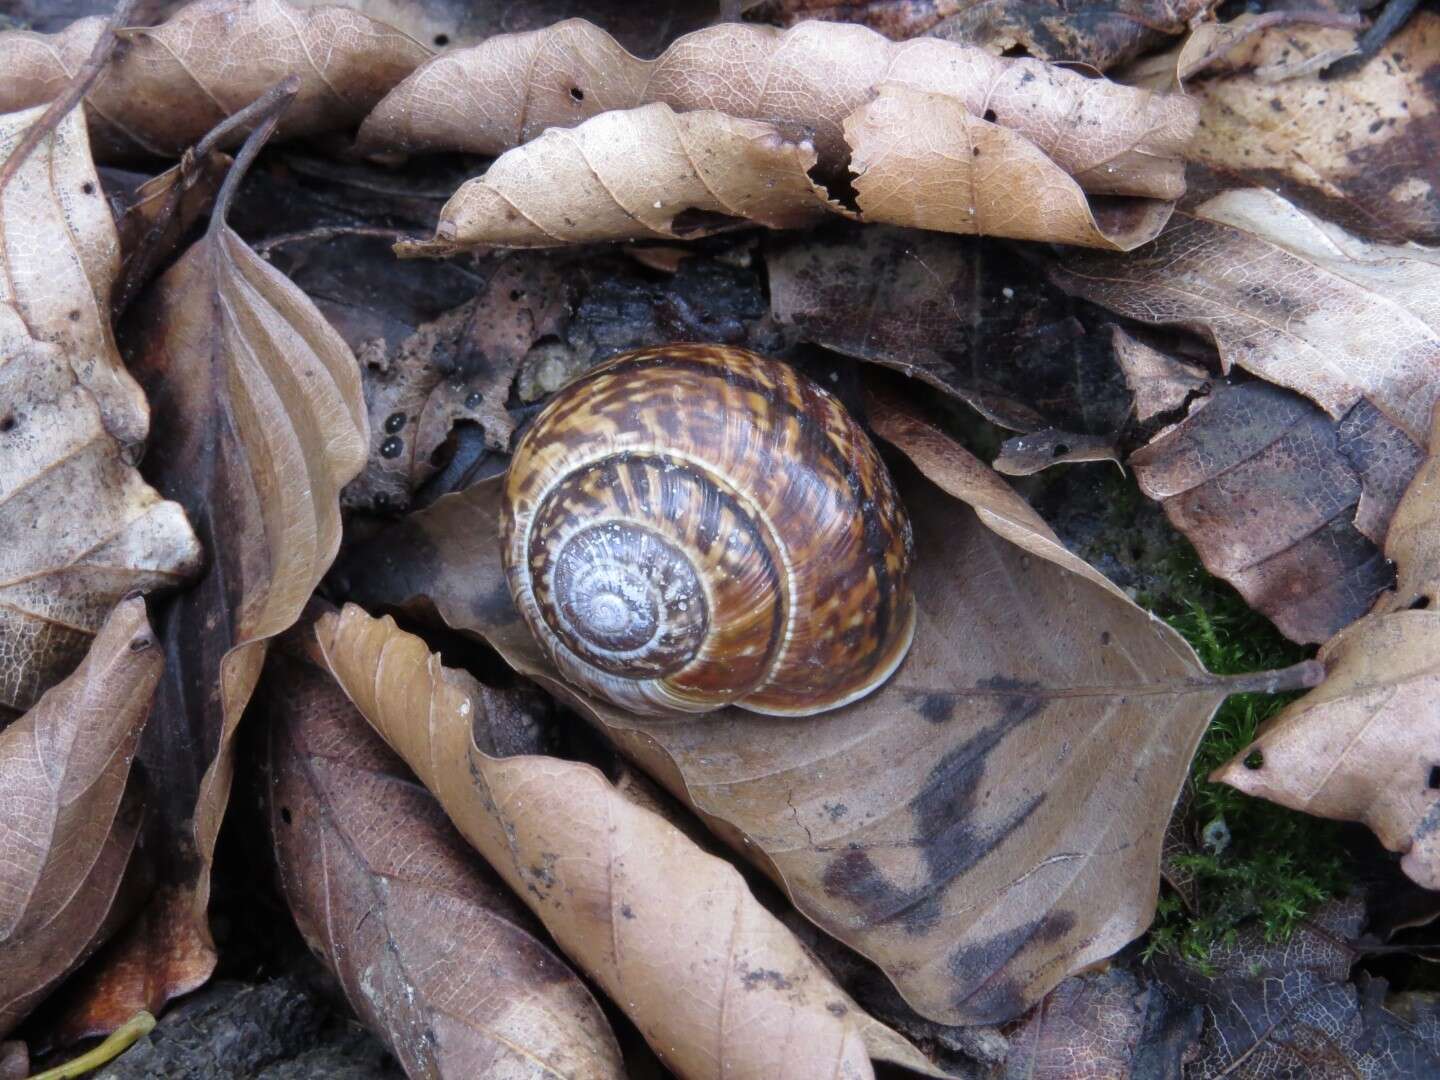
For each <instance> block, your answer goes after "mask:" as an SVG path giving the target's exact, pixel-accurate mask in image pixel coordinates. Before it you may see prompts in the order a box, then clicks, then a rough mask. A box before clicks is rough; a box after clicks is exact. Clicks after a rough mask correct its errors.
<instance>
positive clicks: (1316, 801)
mask: <svg viewBox="0 0 1440 1080" xmlns="http://www.w3.org/2000/svg"><path fill="white" fill-rule="evenodd" d="M1436 418H1437V430H1436V432H1435V433H1434V436H1433V437H1432V446H1433V445H1434V444H1435V440H1436V439H1440V410H1437V417H1436ZM1437 469H1440V464H1437V457H1436V456H1434V455H1432V456H1431V457H1430V458H1429V460H1427V461H1426V462H1425V464H1424V465H1422V466H1421V468H1420V469H1419V471H1418V472H1416V474H1415V478H1414V479H1413V480H1412V481H1411V483H1410V487H1409V488H1408V489H1407V490H1406V492H1405V497H1404V498H1403V499H1402V500H1401V501H1400V506H1399V507H1398V508H1397V509H1396V511H1395V519H1394V520H1395V523H1396V527H1395V528H1392V530H1391V532H1390V535H1389V536H1388V537H1387V538H1386V544H1385V555H1386V557H1387V558H1388V559H1389V560H1390V561H1391V562H1393V563H1394V564H1395V565H1396V567H1397V571H1398V573H1397V582H1396V588H1395V589H1394V590H1393V591H1392V592H1388V593H1386V594H1385V595H1383V596H1382V597H1381V598H1380V599H1379V600H1378V601H1377V602H1376V604H1375V608H1374V610H1373V611H1372V612H1371V613H1370V614H1369V615H1367V616H1366V617H1365V618H1363V619H1361V620H1360V621H1359V622H1357V623H1355V624H1354V625H1353V626H1350V627H1348V628H1347V629H1345V630H1343V631H1342V632H1341V633H1339V634H1338V635H1336V636H1335V637H1334V638H1332V639H1331V640H1330V641H1328V642H1326V643H1325V646H1324V647H1323V648H1322V649H1321V650H1320V660H1321V662H1322V663H1324V665H1325V668H1326V672H1327V676H1326V680H1325V683H1324V685H1322V686H1320V687H1317V688H1316V689H1314V690H1312V691H1310V693H1308V694H1306V695H1305V696H1304V697H1303V698H1301V699H1300V700H1299V701H1296V702H1294V703H1293V704H1291V705H1290V706H1289V707H1287V708H1286V709H1285V710H1284V711H1283V712H1281V713H1280V714H1279V715H1278V716H1276V717H1275V718H1274V719H1272V720H1271V721H1269V722H1268V723H1267V724H1266V725H1265V726H1264V727H1262V728H1261V730H1260V732H1259V734H1258V736H1257V737H1256V739H1255V741H1254V742H1253V743H1252V744H1251V745H1250V746H1248V747H1246V748H1245V749H1244V750H1243V751H1241V752H1240V753H1239V754H1237V755H1236V756H1235V758H1234V759H1232V760H1231V761H1229V762H1227V763H1226V764H1225V765H1223V766H1221V767H1220V768H1219V769H1217V770H1216V772H1215V775H1214V779H1217V780H1222V781H1224V782H1225V783H1227V784H1230V785H1231V786H1232V787H1236V788H1239V789H1240V790H1241V791H1244V792H1246V793H1247V794H1250V795H1259V796H1261V797H1263V798H1267V799H1270V800H1272V801H1274V802H1278V803H1280V804H1281V805H1282V806H1289V807H1291V808H1293V809H1296V810H1304V811H1305V812H1306V813H1310V814H1318V815H1320V816H1321V817H1330V818H1339V819H1341V820H1344V821H1359V822H1363V823H1364V824H1365V825H1367V826H1369V827H1370V828H1371V829H1372V830H1374V832H1375V834H1376V836H1378V837H1379V838H1380V842H1381V843H1383V844H1384V845H1385V846H1386V847H1387V848H1389V849H1390V850H1392V851H1398V852H1401V853H1402V854H1403V855H1404V858H1403V859H1401V861H1400V867H1401V869H1403V870H1404V871H1405V873H1407V874H1408V875H1410V877H1411V878H1413V879H1414V880H1415V881H1417V882H1418V883H1419V884H1421V885H1422V886H1424V887H1425V888H1427V889H1440V832H1437V824H1440V772H1437V771H1436V770H1437V768H1440V750H1437V745H1440V610H1437V608H1436V606H1435V605H1436V602H1437V601H1440V591H1437V582H1440V550H1437V547H1436V543H1435V537H1436V535H1437V533H1440V480H1437ZM1257 750H1258V751H1259V753H1260V760H1259V762H1258V763H1257V761H1256V760H1255V758H1253V757H1252V756H1251V755H1252V754H1253V753H1254V752H1255V751H1257Z"/></svg>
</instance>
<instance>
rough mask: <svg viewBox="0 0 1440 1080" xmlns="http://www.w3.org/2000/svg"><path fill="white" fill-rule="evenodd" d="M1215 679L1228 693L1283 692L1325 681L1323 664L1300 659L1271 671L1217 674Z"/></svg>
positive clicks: (1310, 686)
mask: <svg viewBox="0 0 1440 1080" xmlns="http://www.w3.org/2000/svg"><path fill="white" fill-rule="evenodd" d="M1215 681H1216V682H1217V683H1218V684H1219V685H1220V686H1222V687H1224V688H1225V691H1226V692H1227V693H1230V694H1285V693H1289V692H1290V691H1292V690H1309V689H1311V688H1312V687H1316V686H1319V685H1320V684H1321V683H1322V682H1324V681H1325V665H1324V664H1322V663H1320V661H1319V660H1301V661H1300V662H1299V663H1298V664H1291V665H1290V666H1289V667H1283V668H1276V669H1275V670H1273V671H1249V672H1245V673H1244V674H1242V675H1217V676H1215Z"/></svg>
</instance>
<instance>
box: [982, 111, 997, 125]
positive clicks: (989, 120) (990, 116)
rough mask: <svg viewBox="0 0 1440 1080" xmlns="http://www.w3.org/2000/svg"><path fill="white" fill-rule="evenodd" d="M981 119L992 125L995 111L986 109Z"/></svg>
mask: <svg viewBox="0 0 1440 1080" xmlns="http://www.w3.org/2000/svg"><path fill="white" fill-rule="evenodd" d="M982 119H983V120H984V121H985V122H986V123H987V124H993V123H995V110H994V109H986V110H985V115H984V117H982Z"/></svg>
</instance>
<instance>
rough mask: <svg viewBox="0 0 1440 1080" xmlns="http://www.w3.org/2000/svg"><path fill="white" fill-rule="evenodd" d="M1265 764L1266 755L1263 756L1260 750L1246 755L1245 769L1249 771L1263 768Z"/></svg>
mask: <svg viewBox="0 0 1440 1080" xmlns="http://www.w3.org/2000/svg"><path fill="white" fill-rule="evenodd" d="M1264 764H1265V755H1264V754H1262V753H1261V752H1260V751H1259V750H1251V751H1250V753H1248V754H1246V755H1245V762H1244V765H1245V768H1247V769H1251V770H1254V769H1259V768H1261V767H1263V766H1264Z"/></svg>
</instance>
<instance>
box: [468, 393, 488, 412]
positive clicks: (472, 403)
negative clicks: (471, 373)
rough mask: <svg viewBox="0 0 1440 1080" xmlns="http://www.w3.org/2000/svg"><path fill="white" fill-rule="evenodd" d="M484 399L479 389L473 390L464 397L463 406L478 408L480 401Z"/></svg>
mask: <svg viewBox="0 0 1440 1080" xmlns="http://www.w3.org/2000/svg"><path fill="white" fill-rule="evenodd" d="M484 400H485V399H484V398H483V397H482V396H481V394H480V391H479V390H473V391H471V392H470V394H469V395H467V396H466V398H465V407H466V408H467V409H478V408H479V407H480V403H481V402H482V401H484Z"/></svg>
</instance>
